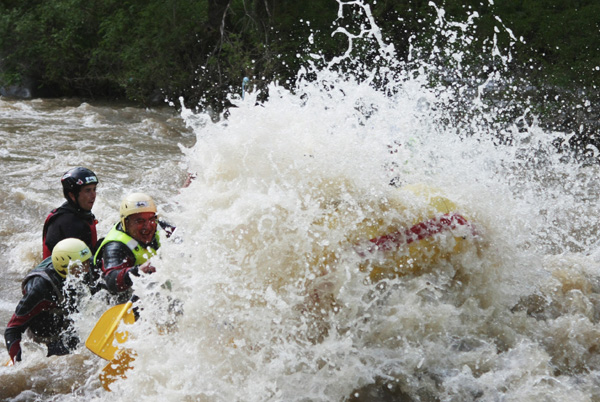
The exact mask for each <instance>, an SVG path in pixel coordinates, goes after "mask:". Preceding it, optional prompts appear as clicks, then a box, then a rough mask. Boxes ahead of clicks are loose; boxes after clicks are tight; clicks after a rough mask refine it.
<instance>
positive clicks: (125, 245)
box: [94, 193, 175, 303]
mask: <svg viewBox="0 0 600 402" xmlns="http://www.w3.org/2000/svg"><path fill="white" fill-rule="evenodd" d="M156 211H157V209H156V204H155V203H154V200H153V199H152V197H150V196H149V195H147V194H144V193H133V194H129V195H128V196H126V197H125V198H124V199H123V201H122V202H121V206H120V209H119V212H120V221H119V222H117V223H116V224H115V225H114V226H113V228H112V229H111V230H110V231H109V233H108V234H107V235H106V237H105V238H104V240H103V241H102V243H101V244H100V247H98V251H96V254H95V255H94V266H95V267H97V268H101V269H102V276H103V277H104V281H105V285H106V288H107V289H108V291H109V292H110V293H111V294H113V295H116V296H117V302H119V303H122V302H125V301H127V300H129V298H130V297H131V295H132V290H131V286H132V285H133V281H132V276H139V274H140V272H143V273H146V274H150V273H153V272H155V271H156V269H155V267H154V266H153V265H152V262H151V261H150V259H151V258H152V257H153V256H154V255H156V252H157V250H158V248H159V247H160V237H159V231H158V227H159V225H160V227H162V228H163V229H164V230H165V231H166V233H167V237H168V236H170V234H171V233H172V232H173V230H174V229H175V228H174V227H173V226H171V225H169V224H167V223H165V222H162V221H159V220H158V217H157V215H156Z"/></svg>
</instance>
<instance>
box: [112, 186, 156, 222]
mask: <svg viewBox="0 0 600 402" xmlns="http://www.w3.org/2000/svg"><path fill="white" fill-rule="evenodd" d="M119 212H120V214H121V225H123V230H126V229H125V219H126V218H127V217H128V216H130V215H133V214H139V213H141V212H154V213H156V204H154V200H153V199H152V197H150V196H149V195H147V194H144V193H133V194H129V195H128V196H127V197H125V198H124V199H123V201H121V208H120V209H119Z"/></svg>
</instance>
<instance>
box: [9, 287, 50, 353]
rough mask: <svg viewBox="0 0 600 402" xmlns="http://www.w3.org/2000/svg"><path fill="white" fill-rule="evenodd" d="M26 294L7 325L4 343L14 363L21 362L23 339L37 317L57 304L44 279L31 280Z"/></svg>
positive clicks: (26, 288)
mask: <svg viewBox="0 0 600 402" xmlns="http://www.w3.org/2000/svg"><path fill="white" fill-rule="evenodd" d="M24 292H25V294H24V295H23V297H22V298H21V301H19V304H18V305H17V308H16V309H15V313H14V314H13V316H12V317H11V319H10V321H8V324H7V325H6V331H4V341H5V342H6V349H7V350H8V354H9V355H10V358H11V359H12V361H13V362H16V361H21V338H22V335H23V332H25V330H26V329H27V328H28V327H29V325H30V324H31V322H32V321H33V320H34V319H35V317H36V316H37V315H38V314H40V313H41V312H42V311H47V310H51V309H53V308H54V307H56V303H55V302H54V301H53V300H52V297H51V296H50V292H51V291H49V289H47V286H46V283H45V281H44V279H42V278H39V277H34V278H31V279H30V280H29V281H28V282H27V284H26V286H25V290H24Z"/></svg>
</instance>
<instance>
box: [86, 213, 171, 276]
mask: <svg viewBox="0 0 600 402" xmlns="http://www.w3.org/2000/svg"><path fill="white" fill-rule="evenodd" d="M118 225H119V224H118V223H117V224H116V225H115V226H113V227H112V229H111V230H110V232H108V234H107V235H106V237H105V238H104V240H103V241H102V244H100V247H98V251H96V255H94V265H95V266H98V265H97V264H98V257H99V256H100V253H101V252H102V248H103V247H104V245H105V244H106V243H108V242H111V241H118V242H121V243H123V244H125V245H126V246H127V247H128V248H129V249H130V250H131V252H132V253H133V255H134V256H135V265H141V264H143V263H145V262H146V261H148V260H149V259H150V258H151V257H152V256H154V255H156V249H154V248H153V247H150V246H148V247H142V245H141V244H140V243H139V242H138V241H137V240H135V239H134V238H133V237H131V236H129V235H128V234H127V233H125V232H123V231H121V230H119V229H117V226H118ZM154 239H156V244H157V245H158V247H160V238H159V235H158V231H157V232H156V234H155V235H154ZM158 247H157V248H158Z"/></svg>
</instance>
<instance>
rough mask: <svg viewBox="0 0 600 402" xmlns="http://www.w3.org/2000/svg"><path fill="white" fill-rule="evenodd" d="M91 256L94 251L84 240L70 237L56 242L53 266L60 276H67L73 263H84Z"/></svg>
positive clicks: (53, 250)
mask: <svg viewBox="0 0 600 402" xmlns="http://www.w3.org/2000/svg"><path fill="white" fill-rule="evenodd" d="M91 257H92V252H91V251H90V249H89V247H88V246H87V245H86V244H85V243H84V242H82V241H81V240H79V239H74V238H68V239H64V240H61V241H59V242H58V243H56V246H54V249H52V266H53V267H54V269H55V270H56V272H58V274H59V275H60V276H62V277H63V278H66V277H67V274H68V273H69V265H70V264H71V263H77V262H80V263H83V262H85V261H87V260H89V259H90V258H91Z"/></svg>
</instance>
